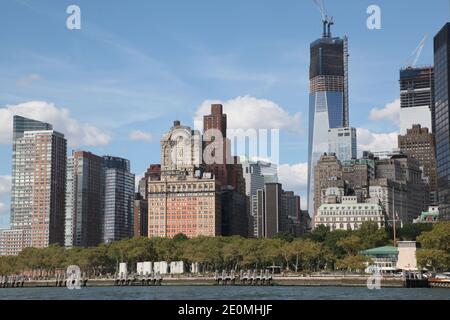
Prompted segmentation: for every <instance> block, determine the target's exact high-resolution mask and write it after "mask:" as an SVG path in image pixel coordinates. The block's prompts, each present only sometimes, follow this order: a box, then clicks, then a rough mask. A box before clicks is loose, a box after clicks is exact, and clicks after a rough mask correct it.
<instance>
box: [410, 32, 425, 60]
mask: <svg viewBox="0 0 450 320" xmlns="http://www.w3.org/2000/svg"><path fill="white" fill-rule="evenodd" d="M427 38H428V34H425V36H424V37H423V38H422V41H420V43H419V45H418V46H417V48H416V49H415V50H414V51H413V52H412V57H411V59H410V60H409V61H408V62H407V64H406V67H407V68H414V67H415V66H416V65H417V61H419V58H420V55H421V54H422V50H423V47H424V46H425V42H426V41H427Z"/></svg>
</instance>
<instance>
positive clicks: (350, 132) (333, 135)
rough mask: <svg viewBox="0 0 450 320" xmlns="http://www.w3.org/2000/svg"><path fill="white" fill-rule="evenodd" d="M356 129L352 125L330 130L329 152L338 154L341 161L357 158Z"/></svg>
mask: <svg viewBox="0 0 450 320" xmlns="http://www.w3.org/2000/svg"><path fill="white" fill-rule="evenodd" d="M356 146H357V142H356V129H355V128H351V127H341V128H331V129H329V130H328V153H334V154H336V157H337V158H338V160H339V161H341V162H342V161H348V160H352V159H356V158H357V148H356Z"/></svg>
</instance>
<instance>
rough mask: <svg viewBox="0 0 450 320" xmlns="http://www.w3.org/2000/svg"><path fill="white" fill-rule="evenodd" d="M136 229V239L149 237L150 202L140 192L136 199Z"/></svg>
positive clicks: (134, 232)
mask: <svg viewBox="0 0 450 320" xmlns="http://www.w3.org/2000/svg"><path fill="white" fill-rule="evenodd" d="M133 222H134V227H133V235H134V236H135V237H147V236H148V200H147V199H144V198H143V197H142V196H141V194H140V193H139V192H138V193H136V195H135V197H134V219H133Z"/></svg>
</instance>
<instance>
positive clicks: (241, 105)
mask: <svg viewBox="0 0 450 320" xmlns="http://www.w3.org/2000/svg"><path fill="white" fill-rule="evenodd" d="M214 103H220V104H222V105H223V108H224V113H226V114H227V119H228V128H229V129H244V130H247V129H287V130H290V131H294V132H301V117H302V114H301V112H298V113H296V114H289V113H288V112H287V111H286V110H284V109H283V108H281V107H280V106H279V105H277V104H276V103H275V102H273V101H270V100H266V99H257V98H254V97H250V96H243V97H237V98H235V99H232V100H228V101H226V102H222V101H217V100H216V101H213V100H206V101H204V102H203V103H202V104H201V105H200V107H199V108H198V109H197V112H196V115H195V119H194V127H195V128H196V129H202V128H203V125H202V123H203V116H204V115H206V114H210V112H211V104H214Z"/></svg>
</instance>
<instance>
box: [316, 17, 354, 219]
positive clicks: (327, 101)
mask: <svg viewBox="0 0 450 320" xmlns="http://www.w3.org/2000/svg"><path fill="white" fill-rule="evenodd" d="M325 23H326V22H325ZM329 26H331V25H329ZM310 49H311V64H310V72H309V73H310V74H309V79H310V98H309V141H308V143H309V148H308V149H309V150H308V168H309V174H308V210H309V213H310V214H311V213H312V212H313V211H314V209H315V208H318V207H319V206H320V205H319V206H317V205H316V204H315V203H314V196H315V192H314V186H315V180H314V168H315V165H316V163H317V161H318V160H319V159H320V156H321V155H322V154H323V153H325V152H328V130H329V129H333V128H339V127H348V126H349V115H348V109H349V107H348V41H347V38H346V37H344V38H343V39H341V38H333V37H332V36H331V33H330V32H324V34H323V37H322V38H321V39H318V40H316V41H315V42H313V43H312V44H311V48H310Z"/></svg>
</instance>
